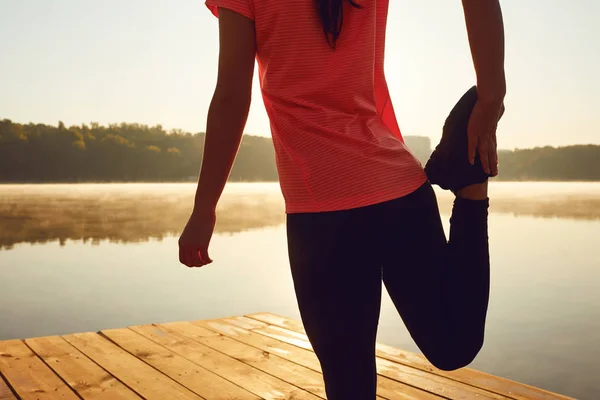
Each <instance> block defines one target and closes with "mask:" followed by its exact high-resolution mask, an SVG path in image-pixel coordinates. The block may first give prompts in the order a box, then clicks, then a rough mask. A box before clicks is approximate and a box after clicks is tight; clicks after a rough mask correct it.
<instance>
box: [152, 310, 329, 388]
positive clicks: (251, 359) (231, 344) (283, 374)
mask: <svg viewBox="0 0 600 400" xmlns="http://www.w3.org/2000/svg"><path fill="white" fill-rule="evenodd" d="M156 326H157V327H158V328H160V329H161V330H165V331H167V332H170V333H173V334H174V335H175V337H177V338H184V339H185V340H186V341H192V340H193V341H195V342H198V343H201V344H203V345H205V346H208V347H210V348H212V349H214V350H217V351H220V352H221V353H223V354H226V355H228V356H229V357H232V358H235V359H236V360H240V361H242V362H244V363H246V364H248V365H250V366H252V367H254V368H256V369H258V370H261V371H263V372H266V373H268V374H271V375H273V376H275V377H277V378H279V379H281V380H283V381H285V382H288V383H290V384H292V385H295V386H297V387H301V388H304V389H306V390H307V391H309V392H310V393H313V394H314V395H316V396H319V397H321V398H325V389H324V387H323V378H322V376H321V374H320V373H318V372H316V371H314V370H312V369H309V368H307V367H304V366H302V365H299V364H296V363H294V362H292V361H288V360H286V359H284V358H281V357H278V356H277V355H276V354H275V353H271V352H269V351H267V350H262V349H258V348H256V347H252V346H250V345H248V344H245V343H243V342H240V341H237V340H234V339H231V338H229V337H227V336H223V335H219V334H218V335H217V336H204V335H202V331H203V330H205V329H204V328H201V327H199V326H197V325H193V324H191V323H189V322H188V323H187V324H183V323H176V324H157V325H156ZM258 336H260V335H258ZM169 348H171V347H170V346H169ZM172 350H173V351H176V352H177V350H176V349H175V348H172Z"/></svg>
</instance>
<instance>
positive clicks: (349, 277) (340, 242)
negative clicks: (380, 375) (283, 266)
mask: <svg viewBox="0 0 600 400" xmlns="http://www.w3.org/2000/svg"><path fill="white" fill-rule="evenodd" d="M368 221H369V219H367V218H365V212H364V210H360V209H356V210H348V211H336V212H331V213H314V214H312V213H311V214H290V215H288V220H287V230H288V249H289V257H290V264H291V269H292V277H293V280H294V287H295V290H296V297H297V300H298V306H299V309H300V314H301V316H302V322H303V324H304V328H305V330H306V334H307V335H308V338H309V340H310V342H311V344H312V347H313V349H314V351H315V353H316V355H317V357H318V358H319V361H320V363H321V368H322V371H323V379H324V381H325V389H326V392H327V398H328V400H347V399H361V400H374V399H375V393H376V386H377V371H376V366H375V340H376V336H377V324H378V321H379V310H380V304H381V263H380V262H378V259H375V257H374V256H375V254H373V251H372V247H373V246H372V243H373V236H374V235H373V232H371V229H369V226H368V225H365V224H367V223H368Z"/></svg>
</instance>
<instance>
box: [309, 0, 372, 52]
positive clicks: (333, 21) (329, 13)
mask: <svg viewBox="0 0 600 400" xmlns="http://www.w3.org/2000/svg"><path fill="white" fill-rule="evenodd" d="M346 1H348V3H350V5H351V6H352V7H355V8H362V6H361V5H360V4H358V3H356V2H355V1H353V0H315V6H316V8H317V13H318V14H319V18H320V19H321V23H322V24H323V32H324V33H325V38H326V39H327V43H329V45H330V46H331V47H332V48H334V49H335V44H336V42H337V40H338V38H339V37H340V33H341V32H342V24H343V23H344V4H345V3H346Z"/></svg>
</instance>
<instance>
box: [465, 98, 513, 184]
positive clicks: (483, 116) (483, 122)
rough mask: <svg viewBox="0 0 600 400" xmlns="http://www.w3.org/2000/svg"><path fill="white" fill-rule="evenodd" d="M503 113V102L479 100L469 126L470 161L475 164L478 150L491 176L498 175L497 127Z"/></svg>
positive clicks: (483, 164) (482, 164)
mask: <svg viewBox="0 0 600 400" xmlns="http://www.w3.org/2000/svg"><path fill="white" fill-rule="evenodd" d="M503 114H504V103H503V102H501V101H500V102H484V101H480V100H477V102H476V103H475V106H474V107H473V111H472V112H471V118H470V119H469V126H468V128H467V134H468V137H469V162H470V163H471V165H473V164H474V162H475V154H476V153H475V152H478V153H479V158H480V160H481V166H482V167H483V170H484V171H485V172H486V173H487V174H489V175H491V176H496V175H498V144H497V140H496V128H497V126H498V121H500V118H502V115H503Z"/></svg>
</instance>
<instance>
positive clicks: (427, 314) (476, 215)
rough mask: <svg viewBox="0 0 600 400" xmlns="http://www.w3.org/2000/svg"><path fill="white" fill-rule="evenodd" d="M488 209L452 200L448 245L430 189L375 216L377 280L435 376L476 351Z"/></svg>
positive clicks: (485, 280)
mask: <svg viewBox="0 0 600 400" xmlns="http://www.w3.org/2000/svg"><path fill="white" fill-rule="evenodd" d="M488 205H489V202H488V200H487V198H486V199H485V200H467V199H464V198H460V197H459V198H457V199H456V200H455V203H454V207H453V210H452V217H451V219H450V242H447V241H446V236H445V234H444V230H443V227H442V223H441V219H440V214H439V210H438V205H437V200H436V196H435V193H434V191H433V188H432V187H431V185H430V184H426V185H424V186H423V187H421V188H420V189H419V190H417V191H416V192H415V193H412V194H411V195H409V196H406V197H405V198H402V199H398V200H395V201H393V202H389V203H386V205H385V206H386V207H385V209H382V211H383V212H384V214H383V215H381V216H380V220H381V221H383V223H382V228H381V232H382V233H383V236H382V239H381V240H382V242H384V249H383V254H384V262H383V281H384V283H385V285H386V288H387V290H388V292H389V294H390V297H391V299H392V301H393V302H394V305H395V306H396V308H397V309H398V311H399V313H400V315H401V317H402V319H403V320H404V322H405V324H406V326H407V328H408V330H409V332H410V334H411V336H412V337H413V339H414V340H415V342H416V344H417V346H419V348H420V349H421V351H422V352H423V354H424V355H425V356H426V357H427V358H428V359H429V361H430V362H431V363H432V364H434V365H435V366H436V367H438V368H440V369H444V370H454V369H457V368H461V367H464V366H466V365H467V364H469V363H470V362H471V361H472V360H473V359H474V358H475V356H476V355H477V353H478V352H479V350H480V349H481V346H482V345H483V338H484V327H485V319H486V313H487V306H488V300H489V279H490V268H489V249H488V230H487V216H488Z"/></svg>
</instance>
